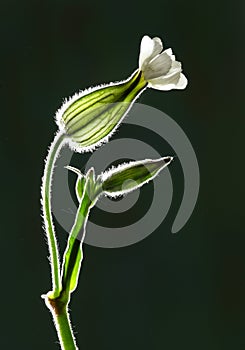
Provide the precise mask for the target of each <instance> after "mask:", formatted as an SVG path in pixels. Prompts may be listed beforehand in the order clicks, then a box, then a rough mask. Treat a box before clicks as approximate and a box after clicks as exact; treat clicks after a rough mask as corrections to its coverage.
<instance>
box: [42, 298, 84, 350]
mask: <svg viewBox="0 0 245 350" xmlns="http://www.w3.org/2000/svg"><path fill="white" fill-rule="evenodd" d="M45 302H46V305H47V307H48V308H49V310H50V311H51V313H52V316H53V320H54V324H55V328H56V331H57V335H58V338H59V341H60V346H61V349H62V350H78V347H77V346H76V341H75V337H74V335H73V331H72V327H71V321H70V318H69V313H68V303H65V302H64V301H63V300H62V298H61V297H58V298H56V299H50V298H49V297H48V295H46V296H45Z"/></svg>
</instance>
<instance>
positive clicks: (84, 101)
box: [59, 70, 147, 151]
mask: <svg viewBox="0 0 245 350" xmlns="http://www.w3.org/2000/svg"><path fill="white" fill-rule="evenodd" d="M146 86H147V82H146V81H145V80H144V77H143V74H142V72H141V71H139V70H137V71H136V72H135V73H134V74H133V75H132V76H131V77H130V78H129V79H128V80H126V81H123V82H121V83H111V84H108V85H105V86H103V87H99V88H95V89H92V91H91V92H88V93H85V94H83V93H82V94H81V97H78V99H76V100H75V101H74V102H73V103H72V104H70V105H69V107H68V108H67V109H66V110H65V112H64V113H63V114H62V116H61V119H60V121H59V123H60V124H61V125H62V126H63V128H64V131H65V133H66V136H67V138H68V140H69V141H70V144H71V146H73V147H74V148H75V149H76V150H78V151H79V150H86V149H87V150H90V149H91V148H93V147H94V146H96V145H99V144H101V142H104V141H105V140H106V139H107V138H108V137H109V136H110V135H111V133H113V131H114V130H115V129H116V128H117V126H118V125H119V124H120V122H121V121H122V119H123V118H124V116H125V115H126V113H127V112H128V110H129V109H130V107H131V105H132V103H133V102H134V101H135V99H136V98H137V97H138V96H139V95H140V94H141V92H142V91H143V90H144V89H145V88H146Z"/></svg>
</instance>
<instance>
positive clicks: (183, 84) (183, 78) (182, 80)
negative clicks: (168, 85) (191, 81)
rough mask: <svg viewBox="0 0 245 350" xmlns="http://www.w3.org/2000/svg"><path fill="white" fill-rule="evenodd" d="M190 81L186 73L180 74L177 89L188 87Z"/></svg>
mask: <svg viewBox="0 0 245 350" xmlns="http://www.w3.org/2000/svg"><path fill="white" fill-rule="evenodd" d="M187 83H188V80H187V78H186V76H184V74H182V73H181V74H180V79H179V81H178V83H177V85H176V87H175V89H180V90H181V89H185V88H186V85H187Z"/></svg>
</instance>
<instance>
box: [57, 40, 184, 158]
mask: <svg viewBox="0 0 245 350" xmlns="http://www.w3.org/2000/svg"><path fill="white" fill-rule="evenodd" d="M162 50H163V45H162V42H161V40H160V39H159V38H153V39H151V38H150V37H148V36H144V37H143V39H142V41H141V47H140V55H139V68H138V69H137V70H136V71H135V72H134V73H133V74H132V76H131V77H130V78H129V79H127V80H125V81H122V82H119V83H110V84H106V85H102V86H99V87H95V88H90V89H88V90H85V91H83V92H81V93H78V94H75V95H74V96H73V97H72V98H71V99H69V100H68V101H66V102H65V103H64V104H63V106H62V107H61V108H60V109H59V110H58V112H57V114H56V122H57V124H58V126H59V129H60V130H61V131H62V132H63V133H65V135H66V137H67V140H68V141H69V145H70V146H71V147H72V148H73V149H74V150H76V151H78V152H84V151H91V150H93V149H94V148H95V147H96V146H99V145H100V144H102V143H103V142H106V141H107V140H108V138H109V137H110V136H111V135H112V134H113V132H114V131H115V130H116V128H117V127H118V125H120V123H121V121H122V120H123V118H124V117H125V115H126V114H127V112H128V111H129V109H130V107H131V106H132V104H133V103H134V101H135V100H136V99H137V98H138V97H139V96H140V94H141V93H142V92H143V91H144V90H145V89H146V87H150V88H153V89H158V90H171V89H184V88H185V87H186V85H187V79H186V77H185V76H184V74H182V73H181V71H182V68H181V63H180V62H177V61H175V56H174V55H173V53H172V50H171V49H167V50H165V51H163V52H162Z"/></svg>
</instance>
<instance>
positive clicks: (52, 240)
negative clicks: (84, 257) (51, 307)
mask: <svg viewBox="0 0 245 350" xmlns="http://www.w3.org/2000/svg"><path fill="white" fill-rule="evenodd" d="M64 140H65V135H64V134H62V133H60V132H59V133H57V135H56V136H55V138H54V141H53V143H52V144H51V146H50V148H49V152H48V156H47V158H46V162H45V168H44V175H43V179H42V181H43V183H42V207H43V218H44V225H45V232H46V235H47V239H48V248H49V253H50V264H51V274H52V288H53V290H52V295H53V297H58V296H59V294H60V291H61V278H60V262H59V252H58V245H57V240H56V237H55V229H54V224H53V219H52V213H51V184H52V176H53V170H54V165H55V161H56V159H57V157H58V155H59V152H60V149H61V148H62V146H63V144H64Z"/></svg>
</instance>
